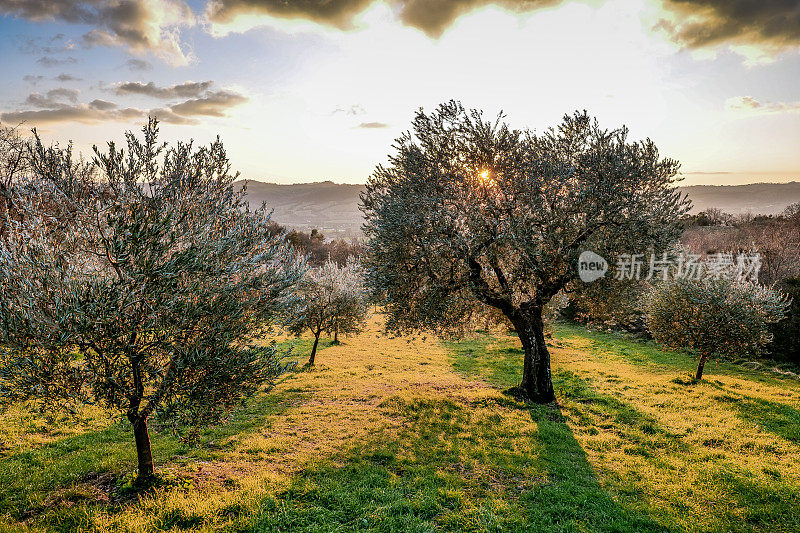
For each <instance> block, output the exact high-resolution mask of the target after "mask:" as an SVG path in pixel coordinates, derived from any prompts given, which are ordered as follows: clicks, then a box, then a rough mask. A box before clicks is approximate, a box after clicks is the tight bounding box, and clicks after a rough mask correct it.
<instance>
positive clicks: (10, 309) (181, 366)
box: [0, 120, 301, 476]
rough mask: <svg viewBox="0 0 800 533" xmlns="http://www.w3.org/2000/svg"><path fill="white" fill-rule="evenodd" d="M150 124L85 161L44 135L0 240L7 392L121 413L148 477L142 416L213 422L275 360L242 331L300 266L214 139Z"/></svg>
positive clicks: (282, 294) (279, 301) (1, 389)
mask: <svg viewBox="0 0 800 533" xmlns="http://www.w3.org/2000/svg"><path fill="white" fill-rule="evenodd" d="M157 135H158V125H157V122H156V121H155V120H151V121H150V122H149V123H148V125H147V126H146V127H145V128H144V139H143V140H140V139H138V138H136V137H135V136H134V135H133V134H131V133H128V134H127V136H126V138H127V150H124V149H118V148H117V146H116V145H115V144H114V143H113V142H112V143H109V145H108V151H107V152H105V153H103V152H101V151H100V150H98V149H97V148H95V153H96V157H95V159H94V161H93V162H91V163H87V162H83V161H75V159H74V158H73V155H72V151H71V147H68V148H66V149H61V148H58V147H51V148H45V147H44V146H43V145H42V143H41V142H40V140H39V139H38V136H37V138H36V145H35V149H34V150H33V152H32V154H31V165H32V168H33V173H32V176H31V177H30V178H29V179H25V180H23V181H21V182H20V183H19V184H18V185H17V186H15V187H14V189H13V193H12V199H13V202H14V204H15V206H16V209H17V210H18V211H19V213H20V214H21V217H20V219H19V220H14V219H11V218H9V217H6V219H5V220H4V223H6V224H8V227H9V230H10V231H9V232H8V236H7V239H6V240H4V241H3V242H2V243H0V283H1V284H2V294H3V298H2V301H0V328H2V342H3V349H4V351H5V353H4V359H3V364H2V368H0V399H2V400H3V401H4V402H6V403H9V402H14V401H20V400H25V399H31V400H35V401H38V402H41V403H42V404H43V405H44V406H46V407H54V408H58V407H61V406H63V405H70V404H78V403H89V404H97V405H100V406H103V407H105V408H109V409H113V410H115V411H117V412H121V413H123V414H124V415H125V417H126V418H127V419H128V420H129V421H130V422H131V424H132V425H133V427H134V434H135V437H136V443H137V450H138V452H139V453H140V456H139V467H140V473H141V474H144V475H145V476H148V475H150V474H152V458H151V457H147V456H148V455H149V453H150V442H149V436H148V433H147V422H148V420H149V419H150V418H151V416H154V417H156V419H157V420H158V421H160V422H164V423H166V422H167V421H173V422H174V423H179V424H180V423H192V424H207V423H210V422H214V421H216V420H218V419H219V417H220V416H221V415H222V413H223V412H225V411H226V410H227V409H229V408H230V407H232V406H233V405H235V404H237V403H238V402H239V401H240V400H241V399H242V398H243V397H246V396H248V395H251V394H252V393H253V392H254V391H256V390H257V389H258V388H259V387H260V386H261V385H262V384H264V383H269V382H270V380H271V379H272V378H273V377H274V376H276V375H277V374H278V373H279V372H280V364H279V361H278V359H277V357H276V353H275V350H274V348H273V347H271V346H263V345H255V344H253V343H251V342H250V341H249V339H252V338H253V337H254V336H255V335H257V334H259V333H261V332H263V331H264V328H265V327H266V326H267V325H268V324H269V322H270V321H271V320H272V319H273V318H274V316H275V315H276V313H277V312H278V311H279V310H280V309H281V308H282V307H283V306H284V305H286V304H287V303H288V302H289V301H290V299H291V288H292V286H293V285H294V283H295V282H296V281H297V280H298V279H299V277H300V275H301V271H300V264H299V263H297V262H295V261H291V260H289V257H290V255H289V250H288V247H287V246H286V245H285V244H284V243H282V242H280V240H279V239H277V238H274V237H270V234H269V226H268V222H269V219H268V216H267V215H266V213H265V210H264V208H262V209H260V210H258V211H256V212H251V211H250V210H249V209H248V207H247V204H246V202H245V201H244V200H243V198H242V194H243V193H241V192H235V191H234V188H233V187H232V183H233V182H234V180H235V179H236V175H235V174H232V173H231V172H230V163H229V162H228V158H227V155H226V153H225V150H224V148H223V146H222V143H221V142H220V141H219V140H217V141H216V142H214V143H212V144H211V145H210V146H208V147H202V148H195V147H194V146H193V145H192V143H191V142H189V143H178V144H177V145H176V146H174V147H169V148H168V147H166V145H161V144H159V143H158V142H157ZM142 454H144V455H142ZM148 461H149V464H148Z"/></svg>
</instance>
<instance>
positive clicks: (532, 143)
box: [361, 101, 688, 402]
mask: <svg viewBox="0 0 800 533" xmlns="http://www.w3.org/2000/svg"><path fill="white" fill-rule="evenodd" d="M678 166H679V165H678V163H677V162H676V161H674V160H671V159H665V158H661V157H660V155H659V152H658V150H657V148H656V146H655V144H654V143H653V142H652V141H650V140H649V139H648V140H644V141H637V142H632V141H629V140H628V130H627V129H626V128H619V129H613V130H605V129H602V128H600V126H599V125H598V123H597V121H596V120H593V119H592V118H591V117H589V115H588V114H587V113H585V112H576V113H573V114H571V115H566V116H565V117H564V119H563V121H562V123H561V124H560V125H559V126H558V127H556V128H553V129H549V130H547V131H545V132H543V133H541V134H536V133H534V132H531V131H528V130H516V129H512V128H511V127H509V126H508V125H507V124H506V123H505V122H503V117H502V116H500V117H498V118H497V119H496V120H487V119H485V118H484V117H483V115H482V113H481V112H479V111H476V110H472V111H467V110H465V109H464V108H463V107H462V106H461V104H459V103H457V102H453V101H451V102H449V103H446V104H442V105H440V106H439V107H438V109H436V110H435V111H434V112H433V113H431V114H426V113H425V112H424V111H420V112H419V113H418V114H417V115H416V118H415V119H414V121H413V123H412V131H411V132H408V133H406V134H405V135H403V136H402V137H400V138H399V139H397V141H396V142H395V152H394V153H393V154H392V155H391V156H390V158H389V163H388V165H386V166H379V167H378V168H377V169H376V170H375V172H374V174H373V175H372V177H371V178H370V180H369V182H368V183H367V187H366V191H365V192H364V194H363V195H362V198H361V206H362V210H363V212H364V214H365V217H366V222H365V225H364V231H365V233H366V237H367V240H368V241H367V245H366V258H365V266H366V272H367V278H368V281H369V282H370V283H371V285H372V286H373V289H374V290H375V292H376V293H377V294H379V295H382V296H383V298H384V301H383V303H384V304H385V307H386V311H387V314H388V326H389V328H395V329H400V330H403V329H412V330H413V329H420V328H425V329H432V330H436V331H442V330H446V329H449V328H452V327H453V326H455V325H457V324H459V323H460V322H461V321H463V320H464V319H465V318H466V317H468V316H469V314H470V311H471V309H473V308H474V306H475V305H476V304H483V305H488V306H491V307H494V308H496V309H499V310H500V311H501V312H502V313H503V314H505V315H506V316H507V317H508V318H509V320H510V321H511V322H512V324H513V325H514V327H515V329H516V332H517V334H518V335H519V336H520V339H521V341H522V344H523V348H524V351H525V357H524V365H523V375H522V382H521V385H520V387H519V388H517V389H516V390H515V391H514V392H516V393H518V394H520V395H521V396H523V397H525V398H528V399H531V400H535V401H540V402H546V401H550V400H552V398H553V390H552V384H551V379H550V362H549V354H548V352H547V347H546V345H545V341H544V335H543V328H542V319H541V315H542V309H543V307H544V305H545V304H546V303H547V302H548V301H549V300H550V299H551V298H552V297H553V296H554V295H555V294H556V293H558V292H559V291H560V290H562V289H564V288H565V286H567V285H568V284H569V283H571V282H573V281H574V280H575V279H576V277H577V269H576V262H577V258H578V255H579V254H580V253H581V251H583V250H592V251H594V252H596V253H599V254H601V255H603V254H608V253H610V252H617V253H620V252H624V251H628V250H635V251H639V250H642V251H646V250H648V249H653V250H658V249H662V248H664V247H665V246H667V245H669V244H670V243H672V242H674V241H675V240H676V239H677V237H678V236H679V235H680V229H681V226H680V217H681V216H682V215H683V214H684V213H685V212H686V211H687V210H688V202H687V201H686V200H685V199H684V198H683V197H682V196H681V195H680V194H679V193H678V192H677V191H676V190H675V188H674V187H673V186H672V184H673V183H674V182H675V181H676V174H677V170H678Z"/></svg>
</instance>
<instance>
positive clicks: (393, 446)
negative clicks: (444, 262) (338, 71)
mask: <svg viewBox="0 0 800 533" xmlns="http://www.w3.org/2000/svg"><path fill="white" fill-rule="evenodd" d="M290 344H294V349H293V352H292V357H295V358H296V359H297V361H298V362H299V363H300V364H302V363H303V362H304V361H305V359H306V358H307V357H308V352H309V351H310V347H311V341H310V339H307V338H301V339H297V340H294V339H292V340H288V341H284V342H282V343H280V347H281V349H284V350H285V349H286V348H287V347H288V346H289V345H290ZM551 345H552V346H551V355H552V359H553V376H554V385H555V389H556V395H557V397H558V402H557V403H556V404H553V405H549V406H532V405H526V404H523V403H521V402H519V401H517V400H515V399H513V398H510V397H507V396H505V395H504V394H502V393H501V392H500V391H501V390H503V389H505V388H508V387H509V386H512V385H515V384H517V382H518V381H519V374H520V368H521V360H522V352H521V350H520V349H519V343H518V340H517V339H516V338H514V337H513V336H508V335H501V334H496V335H487V334H475V335H474V336H471V337H469V338H467V339H464V340H461V341H447V342H440V341H436V340H434V339H427V340H424V339H423V340H421V341H420V340H416V341H412V340H410V339H405V338H397V339H395V338H387V337H384V336H382V335H380V334H379V333H378V332H377V330H375V329H374V328H373V329H372V330H370V331H368V332H367V333H365V334H364V335H362V336H360V337H358V338H354V339H345V340H344V343H343V344H342V345H339V346H334V345H332V344H331V343H330V341H329V340H327V339H326V340H325V341H324V342H321V344H320V348H324V350H322V351H321V352H320V353H319V354H318V359H317V361H318V367H317V369H316V370H314V371H313V372H292V373H289V374H287V375H286V376H285V377H284V378H282V379H281V381H280V382H279V383H278V385H277V387H276V388H275V390H274V391H271V392H269V393H266V392H265V393H262V394H259V395H258V396H257V397H255V398H253V399H252V400H251V401H249V402H247V404H246V405H245V406H243V407H242V408H241V409H238V410H237V411H235V412H234V413H233V414H232V415H231V417H230V418H229V419H228V420H227V422H226V423H225V424H223V425H221V426H218V427H215V428H209V429H206V430H204V431H202V432H201V433H200V435H199V437H198V439H197V441H196V442H191V443H190V442H184V441H182V440H180V439H179V438H178V437H176V436H174V435H172V434H170V433H167V432H159V431H157V430H154V431H153V432H152V440H153V446H154V455H155V457H156V461H157V463H158V467H159V470H160V471H161V472H162V473H166V477H168V478H170V479H173V480H174V482H173V483H171V484H168V485H166V486H164V487H162V488H159V489H157V490H155V491H153V492H152V493H150V494H147V495H144V496H143V497H142V498H140V499H136V498H133V499H129V500H124V499H123V500H120V501H114V500H113V499H112V501H109V500H108V496H109V494H111V495H113V494H118V493H119V491H118V489H115V488H113V487H112V489H111V490H106V489H108V487H106V488H105V489H104V488H103V483H105V484H106V485H108V484H111V485H114V484H119V483H121V482H122V481H120V480H121V479H122V478H123V477H124V476H125V475H126V474H129V473H130V472H131V471H132V470H133V468H134V466H135V453H134V450H133V447H132V437H131V435H130V431H129V429H128V428H127V426H126V425H125V424H117V423H116V422H114V421H113V420H109V419H108V418H107V416H106V415H105V414H104V413H101V412H99V411H97V410H86V411H83V412H81V413H80V414H79V415H78V416H77V418H60V419H47V418H44V417H43V416H41V415H39V414H36V413H34V412H32V411H31V410H30V409H27V407H26V406H25V405H18V406H14V408H13V409H12V411H11V412H10V413H8V414H7V415H6V416H5V417H4V418H3V419H2V420H0V443H2V446H0V532H2V531H27V530H34V531H89V530H94V531H117V530H121V531H143V532H144V531H166V530H171V531H258V532H273V531H275V532H277V531H291V532H295V531H297V532H322V531H342V532H345V531H347V532H349V531H386V532H394V531H400V532H402V531H408V532H427V531H486V532H488V531H513V532H516V531H548V532H549V531H556V532H557V531H564V532H582V531H608V532H612V531H614V532H626V531H629V532H640V531H714V532H716V531H718V532H723V531H763V532H794V531H800V511H799V510H800V382H798V381H796V380H791V379H787V378H781V377H778V376H775V375H772V374H770V373H767V372H759V371H752V370H747V369H744V368H742V367H741V366H739V365H734V364H730V363H724V362H710V363H709V364H708V365H707V367H706V370H707V375H706V379H705V380H703V381H701V382H699V383H695V382H693V381H691V380H690V379H688V377H689V373H690V371H691V370H692V369H693V367H694V360H693V358H692V357H691V356H689V355H685V354H676V353H672V352H668V351H662V350H659V349H658V348H657V347H656V346H654V345H652V344H648V343H642V342H640V341H636V340H633V339H630V338H628V337H626V336H624V335H615V334H606V333H591V332H587V331H586V330H584V329H582V328H580V327H578V326H574V325H567V324H564V325H558V326H557V327H556V329H555V332H554V334H553V339H552V341H551ZM170 476H171V477H170Z"/></svg>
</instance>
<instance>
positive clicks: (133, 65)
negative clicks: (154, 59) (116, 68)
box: [125, 59, 153, 72]
mask: <svg viewBox="0 0 800 533" xmlns="http://www.w3.org/2000/svg"><path fill="white" fill-rule="evenodd" d="M125 66H126V67H127V68H128V70H130V71H131V72H139V71H144V70H152V69H153V64H152V63H150V62H149V61H145V60H144V59H129V60H127V61H126V62H125Z"/></svg>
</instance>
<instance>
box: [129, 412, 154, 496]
mask: <svg viewBox="0 0 800 533" xmlns="http://www.w3.org/2000/svg"><path fill="white" fill-rule="evenodd" d="M129 419H130V418H129ZM130 422H131V424H132V425H133V437H134V439H135V440H136V459H137V460H138V462H139V477H138V479H137V483H138V484H145V483H147V481H148V480H150V479H151V478H152V477H153V451H152V449H151V447H150V433H149V432H148V430H147V418H142V417H136V418H132V419H130Z"/></svg>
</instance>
